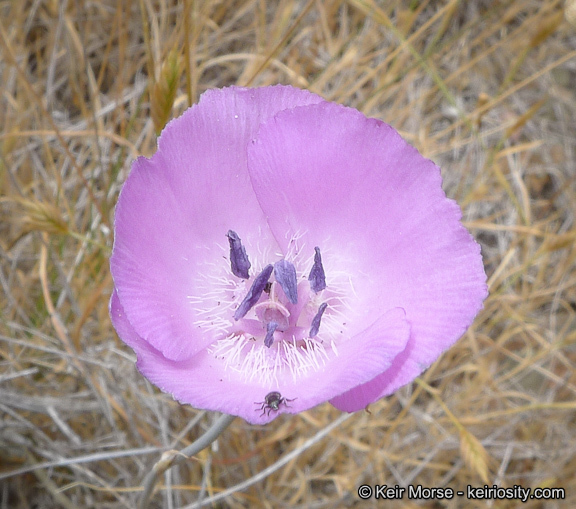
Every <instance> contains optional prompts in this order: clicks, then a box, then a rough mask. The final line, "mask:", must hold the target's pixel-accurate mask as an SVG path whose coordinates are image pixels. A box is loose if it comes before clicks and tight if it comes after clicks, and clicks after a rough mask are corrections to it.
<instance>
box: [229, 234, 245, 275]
mask: <svg viewBox="0 0 576 509" xmlns="http://www.w3.org/2000/svg"><path fill="white" fill-rule="evenodd" d="M226 237H228V242H229V243H230V264H231V265H232V274H234V275H235V276H237V277H241V278H242V279H248V278H249V277H250V275H249V273H248V270H249V269H250V261H249V260H248V255H247V254H246V248H245V247H244V246H243V245H242V241H241V240H240V237H238V234H237V233H236V232H235V231H233V230H228V233H227V234H226Z"/></svg>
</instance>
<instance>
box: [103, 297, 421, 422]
mask: <svg viewBox="0 0 576 509" xmlns="http://www.w3.org/2000/svg"><path fill="white" fill-rule="evenodd" d="M110 316H111V317H112V321H113V324H114V327H115V328H116V330H117V331H118V333H119V335H120V336H121V337H122V339H123V340H124V341H125V342H126V343H127V344H128V345H129V346H130V347H132V348H133V349H134V350H135V352H136V354H137V356H138V362H137V366H138V369H139V370H140V371H141V373H142V374H143V375H144V376H145V377H146V378H148V379H149V380H150V381H151V382H152V383H154V384H156V385H157V386H158V387H159V388H160V389H162V390H163V391H165V392H168V393H171V394H172V395H173V396H174V397H175V398H176V399H177V400H178V401H180V402H182V403H188V404H191V405H193V406H195V407H196V408H204V409H208V410H216V411H220V412H225V413H229V414H231V415H238V416H240V417H242V418H243V419H245V420H246V421H248V422H250V423H252V424H265V423H267V422H270V421H272V420H273V419H274V418H275V417H277V416H278V415H279V414H280V413H298V412H302V411H304V410H307V409H309V408H312V407H314V406H316V405H318V404H319V403H322V402H324V401H327V400H328V399H330V398H332V397H334V396H335V395H336V394H338V393H339V392H340V391H342V389H343V388H345V387H355V386H358V385H359V384H361V383H362V382H363V381H366V380H369V379H371V378H373V377H374V376H376V375H377V374H378V373H381V372H382V371H385V370H386V369H387V368H388V367H389V366H390V365H391V363H392V361H393V359H394V357H396V356H397V355H398V354H399V353H400V352H402V350H404V348H405V346H406V342H407V341H408V337H409V334H410V328H409V325H408V323H407V321H406V319H405V316H404V311H403V310H402V309H399V308H398V309H393V310H391V311H389V312H388V313H386V314H385V315H383V316H382V317H381V318H379V319H378V320H377V321H376V322H375V323H373V324H372V325H371V326H369V327H367V329H366V330H365V331H364V332H363V336H362V337H361V338H360V337H359V338H353V339H352V340H350V341H347V342H345V343H343V344H342V345H341V346H340V347H339V351H338V355H337V356H336V355H332V358H331V360H330V361H327V362H326V364H325V365H323V366H321V368H320V369H318V370H315V371H311V374H310V376H308V377H304V378H300V379H298V380H297V381H293V380H292V378H291V377H290V378H285V379H284V380H283V381H282V382H281V383H279V385H277V386H273V387H269V388H266V389H263V388H262V386H261V384H260V383H259V382H258V380H253V381H246V380H244V379H243V378H242V377H241V376H240V375H239V374H238V373H237V372H236V371H234V370H231V369H225V367H224V365H223V363H222V361H220V360H219V359H217V358H216V357H215V356H214V355H212V354H210V353H208V352H207V351H203V352H201V353H199V354H198V355H196V356H194V357H192V358H190V359H188V360H184V361H180V362H177V361H173V360H170V359H167V358H166V357H164V356H163V355H162V354H161V353H160V352H159V351H157V350H156V349H154V348H153V347H152V346H151V345H150V344H149V343H148V342H146V341H144V340H143V339H142V338H140V337H139V336H138V334H137V332H136V331H135V330H134V328H133V327H132V325H131V324H130V322H129V320H128V318H127V316H126V314H125V313H124V310H123V308H122V305H121V303H120V300H119V299H118V295H117V293H116V292H114V293H113V295H112V298H111V301H110ZM272 391H278V392H280V393H281V395H282V397H284V398H287V399H289V400H292V401H290V402H287V405H288V406H286V405H284V404H282V405H280V407H279V409H278V411H277V412H276V411H271V412H270V413H269V415H268V412H264V415H262V408H261V406H262V405H260V406H259V404H257V403H259V402H264V400H265V397H266V395H267V394H268V393H270V392H272Z"/></svg>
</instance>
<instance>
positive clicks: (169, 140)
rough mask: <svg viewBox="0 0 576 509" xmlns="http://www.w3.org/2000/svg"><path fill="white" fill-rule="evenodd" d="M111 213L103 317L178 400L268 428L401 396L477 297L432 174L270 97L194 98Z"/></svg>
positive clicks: (464, 236)
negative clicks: (286, 416)
mask: <svg viewBox="0 0 576 509" xmlns="http://www.w3.org/2000/svg"><path fill="white" fill-rule="evenodd" d="M158 145H159V146H158V151H157V152H156V154H155V155H154V156H153V157H152V158H151V159H145V158H142V157H141V158H139V159H138V160H137V161H136V162H135V163H134V164H133V167H132V171H131V173H130V175H129V177H128V179H127V181H126V183H125V185H124V187H123V189H122V192H121V194H120V198H119V200H118V205H117V208H116V220H115V241H114V250H113V253H112V258H111V262H110V264H111V270H112V275H113V277H114V285H115V288H114V292H113V295H112V299H111V303H110V313H111V316H112V320H113V323H114V326H115V328H116V330H117V332H118V334H119V336H120V337H121V338H122V340H123V341H124V342H126V343H127V344H128V345H129V346H130V347H131V348H133V349H134V350H135V352H136V354H137V356H138V364H137V365H138V369H139V370H140V371H141V372H142V374H143V375H144V376H145V377H147V378H148V379H149V380H150V381H151V382H153V383H154V384H156V385H157V386H158V387H160V388H161V389H162V390H163V391H166V392H169V393H171V394H172V395H173V396H174V397H175V398H176V399H177V400H178V401H180V402H182V403H189V404H191V405H193V406H195V407H198V408H204V409H209V410H218V411H220V412H225V413H228V414H232V415H238V416H240V417H243V418H244V419H246V420H247V421H248V422H250V423H255V424H257V423H258V424H262V423H266V422H269V421H271V420H272V419H274V418H275V417H276V416H277V415H279V414H280V413H297V412H301V411H303V410H306V409H309V408H312V407H314V406H315V405H318V404H319V403H322V402H324V401H328V400H329V401H330V402H331V403H332V404H333V405H334V406H336V407H337V408H339V409H341V410H345V411H348V412H352V411H356V410H359V409H361V408H364V407H365V406H366V405H368V404H369V403H372V402H373V401H375V400H377V399H379V398H381V397H383V396H386V395H388V394H390V393H392V392H394V391H395V390H396V389H398V388H399V387H401V386H403V385H405V384H407V383H409V382H411V381H412V380H413V379H414V378H415V377H416V376H418V375H419V374H420V373H422V371H424V370H425V369H426V368H428V366H430V364H431V363H432V362H434V361H435V360H436V359H437V358H438V356H439V355H440V354H441V353H442V352H443V351H444V350H446V349H447V348H448V347H449V346H450V345H452V344H453V343H454V342H455V341H456V340H457V339H458V338H459V337H460V336H461V335H462V334H463V333H464V332H465V330H466V328H467V327H468V326H469V325H470V324H471V322H472V320H473V319H474V316H475V315H476V313H477V312H478V311H479V309H480V308H481V307H482V301H483V300H484V298H485V297H486V295H487V287H486V276H485V273H484V269H483V266H482V258H481V256H480V247H479V245H478V244H476V243H475V242H474V240H473V239H472V237H471V236H470V234H469V233H468V232H467V231H466V229H465V228H464V227H463V226H462V225H461V223H460V221H459V220H460V217H461V212H460V209H459V207H458V205H457V204H456V203H455V202H454V201H452V200H449V199H447V198H446V195H445V194H444V192H443V191H442V187H441V177H440V169H439V168H438V167H437V166H436V165H434V163H432V162H431V161H429V160H427V159H425V158H423V157H422V156H421V155H420V154H419V153H418V152H417V151H416V150H415V149H414V148H413V147H411V146H410V145H408V144H407V143H406V142H405V141H404V140H403V139H402V138H401V137H400V136H399V135H398V133H397V132H396V131H395V130H394V129H392V128H391V127H390V126H389V125H387V124H385V123H383V122H381V121H379V120H375V119H369V118H366V117H365V116H364V115H362V114H361V113H360V112H358V111H356V110H354V109H351V108H346V107H344V106H340V105H338V104H333V103H330V102H326V101H324V100H322V98H320V97H318V96H316V95H314V94H311V93H309V92H307V91H304V90H299V89H296V88H292V87H288V86H274V87H264V88H256V89H244V88H238V87H230V88H226V89H222V90H210V91H208V92H206V93H205V94H204V95H203V96H202V97H201V99H200V102H199V103H198V104H197V105H195V106H193V107H192V108H190V109H189V110H188V111H186V112H185V113H184V114H183V115H182V116H181V117H180V118H178V119H176V120H173V121H172V122H170V123H169V124H168V126H167V127H166V129H165V130H164V131H163V133H162V136H161V138H160V140H159V142H158Z"/></svg>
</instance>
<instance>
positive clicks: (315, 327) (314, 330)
mask: <svg viewBox="0 0 576 509" xmlns="http://www.w3.org/2000/svg"><path fill="white" fill-rule="evenodd" d="M327 307H328V304H326V302H324V303H323V304H320V307H319V308H318V313H316V316H315V317H314V318H312V323H311V324H310V333H309V334H308V336H310V337H311V338H313V337H314V336H317V335H318V331H319V330H320V321H321V320H322V315H323V314H324V311H326V308H327Z"/></svg>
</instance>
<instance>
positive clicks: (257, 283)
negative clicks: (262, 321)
mask: <svg viewBox="0 0 576 509" xmlns="http://www.w3.org/2000/svg"><path fill="white" fill-rule="evenodd" d="M272 270H274V267H273V266H272V264H270V265H266V267H264V270H263V271H262V272H260V274H258V275H257V276H256V278H255V279H254V282H253V283H252V286H251V287H250V290H248V293H247V294H246V297H244V300H243V301H242V302H241V303H240V305H239V306H238V309H236V312H235V313H234V320H236V321H238V320H240V318H244V317H245V316H246V313H248V311H250V310H251V309H252V307H253V306H254V305H255V304H256V303H257V302H258V299H259V298H260V295H262V292H263V291H264V288H266V283H268V279H270V276H271V275H272Z"/></svg>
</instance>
